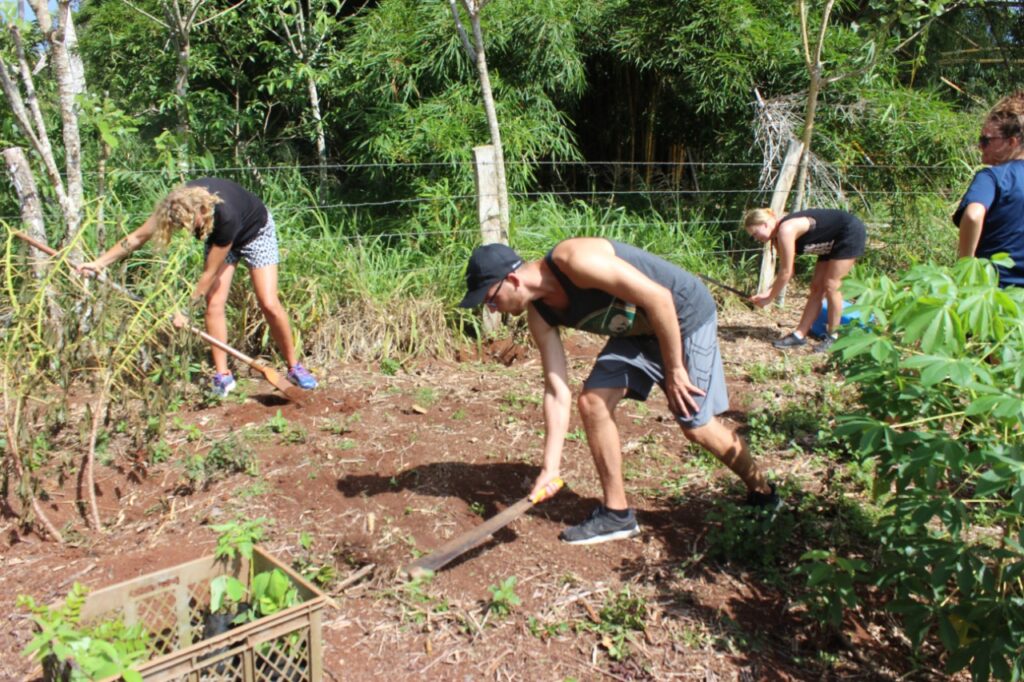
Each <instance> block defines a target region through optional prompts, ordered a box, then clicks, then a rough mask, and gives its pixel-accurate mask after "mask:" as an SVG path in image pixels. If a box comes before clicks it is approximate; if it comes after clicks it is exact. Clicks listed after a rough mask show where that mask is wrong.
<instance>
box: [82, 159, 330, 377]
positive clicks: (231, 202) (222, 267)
mask: <svg viewBox="0 0 1024 682" xmlns="http://www.w3.org/2000/svg"><path fill="white" fill-rule="evenodd" d="M179 229H180V230H186V231H188V232H189V233H191V234H193V235H194V236H195V238H196V239H200V240H203V241H205V242H206V260H205V266H204V267H203V273H202V275H200V276H199V281H198V282H197V283H196V286H195V289H194V291H193V294H192V300H191V302H192V303H197V302H198V301H200V300H202V299H205V300H206V331H207V332H208V333H209V334H210V335H211V336H213V337H215V338H217V339H219V340H221V341H225V342H226V341H227V336H228V330H227V321H226V317H225V314H224V310H225V304H226V303H227V300H228V291H229V290H230V288H231V278H232V276H233V275H234V274H235V267H236V266H237V264H238V261H239V260H243V261H245V264H246V266H248V268H249V276H250V277H251V278H252V286H253V290H254V291H255V292H256V300H257V301H258V302H259V305H260V309H261V310H262V311H263V317H264V318H265V319H266V320H267V325H268V326H269V327H270V334H271V336H273V337H274V342H275V343H277V347H278V349H279V350H280V351H281V354H282V355H283V356H284V359H285V361H286V362H287V363H288V379H289V380H290V381H291V382H292V383H293V384H296V385H297V386H300V387H302V388H305V389H311V388H316V385H317V382H316V379H315V378H314V377H313V375H312V374H310V373H309V371H308V370H306V368H304V367H303V366H302V365H301V364H299V360H298V356H297V355H296V352H295V344H294V342H293V341H292V330H291V326H290V325H289V323H288V314H287V313H286V312H285V310H284V307H283V306H282V305H281V301H280V299H279V298H278V295H277V263H278V261H279V260H280V255H279V253H278V249H277V233H276V231H275V228H274V218H273V216H271V215H270V211H268V210H267V207H266V206H265V205H264V204H263V202H262V201H260V200H259V198H257V197H256V196H255V195H254V194H252V193H251V192H249V191H247V190H245V189H244V188H243V187H241V186H240V185H238V184H236V183H234V182H231V181H230V180H222V179H220V178H200V179H198V180H193V181H191V182H188V183H185V184H184V185H181V186H179V187H176V188H175V189H174V190H172V191H171V193H170V194H168V195H167V196H166V197H164V198H163V199H162V200H161V201H160V203H158V204H157V206H156V208H155V209H154V211H153V214H152V215H150V216H149V218H147V219H146V222H145V223H143V224H142V226H141V227H139V228H138V229H136V230H135V231H134V232H132V233H131V234H129V235H128V236H127V237H125V238H124V239H122V240H121V241H120V242H118V243H117V244H115V245H114V246H113V247H111V248H110V249H109V250H108V251H107V252H106V253H104V254H103V255H101V256H100V257H99V258H97V259H96V260H94V261H90V262H88V263H83V264H82V265H81V268H80V269H81V270H82V271H85V272H92V273H99V272H100V271H101V270H103V269H104V268H105V267H107V266H108V265H110V264H111V263H115V262H117V261H119V260H121V259H122V258H124V257H126V256H128V255H129V254H130V253H132V252H133V251H135V250H137V249H138V248H139V247H141V246H142V245H143V244H145V243H146V242H148V241H149V240H150V239H152V238H153V237H156V241H157V243H158V244H160V245H162V246H166V245H167V244H168V243H170V240H171V237H172V235H173V233H174V231H175V230H179ZM185 324H187V320H186V318H185V316H184V315H182V314H181V313H177V314H175V316H174V326H175V327H178V328H181V327H183V326H185ZM211 353H212V355H213V364H214V368H215V370H216V374H214V377H213V385H212V391H213V393H214V394H215V395H218V396H221V397H223V396H226V395H227V394H228V393H230V392H231V390H232V389H233V388H234V387H235V378H234V376H232V374H231V370H230V369H228V360H227V354H226V353H225V352H224V351H222V350H220V349H219V348H211Z"/></svg>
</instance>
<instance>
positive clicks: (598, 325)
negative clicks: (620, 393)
mask: <svg viewBox="0 0 1024 682" xmlns="http://www.w3.org/2000/svg"><path fill="white" fill-rule="evenodd" d="M608 241H609V242H611V244H612V246H613V247H614V249H615V255H616V256H618V257H619V258H621V259H622V260H624V261H626V262H627V263H629V264H630V265H632V266H633V267H635V268H636V269H637V270H639V271H640V272H642V273H643V274H645V275H646V276H647V277H649V278H650V279H652V280H653V281H655V282H657V283H658V284H660V285H662V286H663V287H665V288H666V289H668V290H669V291H671V292H672V296H673V298H674V299H675V304H676V317H677V318H678V319H679V330H680V332H681V333H682V335H683V336H689V335H690V334H691V333H693V332H694V331H696V330H697V329H698V328H700V327H701V326H702V325H703V324H704V323H706V322H707V321H709V320H710V319H711V318H712V317H714V315H715V301H714V299H713V298H711V293H710V292H709V291H708V290H707V287H705V286H704V284H703V283H702V282H701V281H700V280H699V279H697V278H696V277H694V276H693V275H691V274H690V273H688V272H686V271H685V270H683V269H682V268H680V267H679V266H677V265H674V264H673V263H669V262H668V261H667V260H665V259H663V258H659V257H658V256H655V255H654V254H651V253H648V252H646V251H644V250H643V249H638V248H637V247H635V246H630V245H629V244H624V243H622V242H617V241H614V240H612V239H609V240H608ZM556 248H557V247H556ZM553 252H554V249H552V250H551V251H549V252H548V254H547V255H546V256H545V257H544V261H545V262H546V263H547V265H548V267H549V268H551V271H552V272H553V273H554V274H555V277H557V278H558V281H559V283H560V284H561V285H562V288H563V289H565V293H566V295H567V296H568V298H569V309H568V310H566V311H565V312H560V311H556V310H554V309H553V308H551V307H550V306H548V305H547V304H545V303H543V302H542V301H534V302H533V304H532V305H533V306H534V308H536V310H537V312H538V313H540V316H541V317H542V318H544V321H545V322H547V323H548V324H550V325H551V326H552V327H572V328H574V329H582V330H583V331H588V332H592V333H594V334H601V335H603V336H654V330H653V328H652V327H651V323H650V320H648V318H647V313H646V311H645V310H644V308H643V301H637V302H636V304H634V303H630V302H627V301H622V300H621V299H618V298H616V297H614V296H612V295H611V294H609V293H607V292H605V291H602V290H600V289H582V288H580V287H578V286H576V285H575V284H573V283H572V281H571V280H570V279H569V278H568V277H567V276H566V275H565V273H563V272H562V271H561V270H559V269H558V266H557V265H555V262H554V260H553V259H552V257H551V254H552V253H553Z"/></svg>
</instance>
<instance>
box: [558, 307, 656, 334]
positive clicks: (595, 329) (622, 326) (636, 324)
mask: <svg viewBox="0 0 1024 682" xmlns="http://www.w3.org/2000/svg"><path fill="white" fill-rule="evenodd" d="M575 326H576V328H577V329H582V330H583V331H585V332H591V333H593V334H601V335H602V336H647V335H650V334H651V333H652V332H651V325H650V323H649V322H648V321H647V316H646V315H645V314H644V311H643V310H642V309H641V310H637V307H636V305H635V304H633V303H627V302H625V301H621V300H619V299H617V298H616V299H613V300H612V302H611V303H610V304H609V305H608V307H607V308H602V309H600V310H595V311H594V312H592V313H590V314H589V315H587V316H586V317H583V318H582V319H580V321H579V322H578V323H577V324H576V325H575Z"/></svg>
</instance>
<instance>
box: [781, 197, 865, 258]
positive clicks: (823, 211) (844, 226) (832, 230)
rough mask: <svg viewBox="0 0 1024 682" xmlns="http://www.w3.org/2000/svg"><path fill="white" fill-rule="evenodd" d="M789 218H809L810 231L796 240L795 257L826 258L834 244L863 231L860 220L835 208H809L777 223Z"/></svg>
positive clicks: (862, 224) (791, 214)
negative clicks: (808, 255) (804, 255)
mask: <svg viewBox="0 0 1024 682" xmlns="http://www.w3.org/2000/svg"><path fill="white" fill-rule="evenodd" d="M790 218H810V219H811V229H809V230H807V232H806V233H804V234H803V236H801V237H800V238H798V239H797V240H796V252H797V255H799V254H802V253H806V254H810V255H813V256H827V255H828V254H830V253H832V249H833V248H835V246H836V244H841V243H843V241H844V240H845V239H847V238H848V237H849V236H850V235H851V234H853V233H854V232H855V231H857V230H865V229H866V228H865V227H864V223H862V222H861V220H860V218H858V217H857V216H855V215H851V214H849V213H847V212H846V211H840V210H839V209H835V208H809V209H807V210H805V211H797V212H796V213H790V214H789V215H788V216H786V217H785V218H783V219H782V220H780V221H779V223H780V224H781V223H784V222H786V221H787V220H789V219H790Z"/></svg>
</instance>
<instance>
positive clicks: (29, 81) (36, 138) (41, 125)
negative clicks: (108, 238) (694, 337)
mask: <svg viewBox="0 0 1024 682" xmlns="http://www.w3.org/2000/svg"><path fill="white" fill-rule="evenodd" d="M10 33H11V39H12V40H13V41H14V46H15V51H16V53H17V56H18V75H19V77H20V79H21V86H22V87H23V88H24V89H25V99H22V97H21V90H20V88H19V87H18V85H16V84H15V83H14V82H13V81H11V79H10V77H9V76H8V73H7V65H6V63H5V62H4V61H3V57H2V56H0V86H2V87H3V91H4V95H5V96H6V97H7V101H8V103H9V104H10V106H11V112H12V113H13V114H14V121H15V123H16V124H17V125H18V129H19V130H20V131H21V133H22V134H23V135H24V136H25V137H26V138H28V140H29V142H30V143H31V145H32V148H33V149H34V150H35V151H36V153H37V154H38V155H39V158H40V160H41V161H42V162H43V167H44V168H45V169H46V175H47V177H48V178H49V180H50V184H51V186H52V187H53V191H54V194H56V195H57V201H58V202H59V203H60V207H61V211H62V212H63V213H65V214H67V212H68V205H69V199H68V196H67V193H66V192H65V191H64V178H63V177H62V176H61V174H60V170H59V169H58V168H57V161H56V157H55V156H54V154H53V147H52V145H51V144H50V136H49V134H48V133H47V131H46V123H45V121H44V120H43V112H42V110H41V109H40V108H39V98H38V97H37V96H36V88H35V81H34V79H33V77H32V70H31V69H30V68H29V65H28V60H27V59H26V57H25V49H24V43H23V41H22V39H21V34H20V33H19V32H18V28H17V27H16V26H12V27H10Z"/></svg>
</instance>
